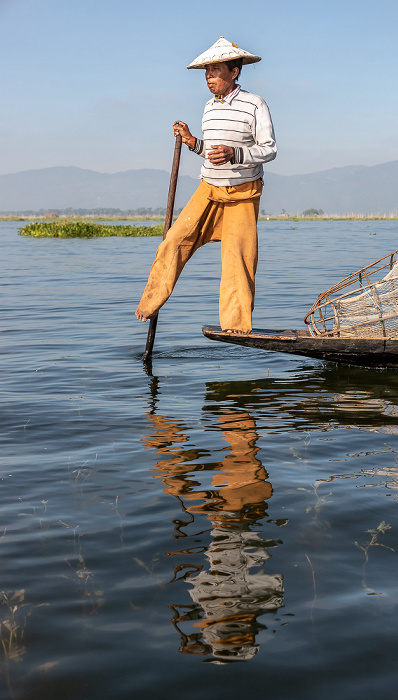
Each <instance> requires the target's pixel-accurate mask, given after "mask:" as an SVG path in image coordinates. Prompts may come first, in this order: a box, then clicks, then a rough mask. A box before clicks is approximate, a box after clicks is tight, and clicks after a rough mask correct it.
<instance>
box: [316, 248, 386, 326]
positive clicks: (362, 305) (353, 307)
mask: <svg viewBox="0 0 398 700" xmlns="http://www.w3.org/2000/svg"><path fill="white" fill-rule="evenodd" d="M304 321H305V323H306V324H307V325H308V327H309V331H310V333H311V334H312V335H322V336H329V337H339V338H385V337H388V338H394V337H395V338H398V251H397V250H396V251H394V252H393V253H390V254H389V255H386V256H384V257H383V258H379V260H376V261H375V262H373V263H371V264H370V265H367V266H366V267H364V268H362V269H361V270H358V271H357V272H351V273H350V274H349V275H348V276H347V277H345V278H344V279H342V280H341V281H340V282H338V283H337V284H336V285H334V286H333V287H330V289H327V290H326V292H323V293H322V294H320V295H319V297H318V299H317V300H316V302H315V304H313V305H312V307H311V309H310V310H309V312H308V314H307V315H306V317H305V319H304Z"/></svg>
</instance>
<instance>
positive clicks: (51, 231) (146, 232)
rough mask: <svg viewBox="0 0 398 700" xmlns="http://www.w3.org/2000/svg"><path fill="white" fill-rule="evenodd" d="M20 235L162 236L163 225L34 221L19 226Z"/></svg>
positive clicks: (52, 236) (62, 236)
mask: <svg viewBox="0 0 398 700" xmlns="http://www.w3.org/2000/svg"><path fill="white" fill-rule="evenodd" d="M19 233H20V235H21V236H36V238H96V237H99V236H139V237H141V236H162V235H163V225H162V224H157V225H155V226H134V225H130V226H128V225H126V226H109V225H106V224H94V223H87V222H85V221H57V222H55V221H51V222H49V223H47V222H46V223H44V222H42V221H40V222H34V223H33V224H28V226H21V227H20V229H19Z"/></svg>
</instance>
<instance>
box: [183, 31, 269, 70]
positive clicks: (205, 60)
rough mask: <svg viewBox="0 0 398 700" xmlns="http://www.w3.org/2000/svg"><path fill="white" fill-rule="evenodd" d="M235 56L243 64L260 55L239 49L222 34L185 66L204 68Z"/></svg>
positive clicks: (252, 60)
mask: <svg viewBox="0 0 398 700" xmlns="http://www.w3.org/2000/svg"><path fill="white" fill-rule="evenodd" d="M236 58H241V59H242V62H243V64H248V63H257V61H261V58H260V56H255V55H254V54H252V53H249V52H248V51H245V50H244V49H240V48H239V47H238V45H237V44H233V43H232V42H231V41H228V39H225V38H224V37H223V36H220V38H219V39H218V40H217V41H216V42H215V43H214V44H212V46H210V48H209V49H207V51H204V52H203V53H201V54H200V56H198V57H197V58H195V59H194V60H193V61H192V62H191V63H190V64H189V65H188V66H187V68H204V66H207V65H209V63H221V62H224V61H233V60H234V59H236Z"/></svg>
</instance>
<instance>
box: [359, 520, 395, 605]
mask: <svg viewBox="0 0 398 700" xmlns="http://www.w3.org/2000/svg"><path fill="white" fill-rule="evenodd" d="M386 530H391V525H387V523H385V522H384V520H383V521H382V522H381V523H380V525H378V526H377V527H376V528H375V529H373V530H366V532H368V533H369V534H370V540H369V542H366V544H364V545H360V544H358V542H355V545H356V546H357V547H359V549H362V551H363V552H364V553H365V562H364V565H363V578H362V586H363V588H364V589H365V590H366V591H367V592H368V594H369V595H378V594H377V593H375V591H373V590H372V589H371V588H369V587H368V585H367V581H366V566H367V563H368V561H369V549H370V548H371V547H384V549H389V550H390V551H391V552H395V549H393V548H392V547H388V545H386V544H382V543H381V542H378V541H377V538H378V537H379V535H385V533H386ZM379 595H380V594H379Z"/></svg>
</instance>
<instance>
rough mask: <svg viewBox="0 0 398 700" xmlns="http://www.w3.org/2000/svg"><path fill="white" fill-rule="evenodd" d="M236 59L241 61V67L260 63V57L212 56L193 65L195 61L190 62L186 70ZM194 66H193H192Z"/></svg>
mask: <svg viewBox="0 0 398 700" xmlns="http://www.w3.org/2000/svg"><path fill="white" fill-rule="evenodd" d="M238 58H240V59H242V65H243V66H247V65H249V63H258V62H259V61H261V57H260V56H254V55H253V56H228V57H226V58H218V56H212V57H211V58H207V59H205V60H202V61H200V62H199V63H195V61H192V63H190V64H189V66H187V68H188V70H192V69H193V68H205V67H206V66H209V65H210V64H212V63H227V62H228V61H235V60H237V59H238ZM193 64H194V65H193Z"/></svg>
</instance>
